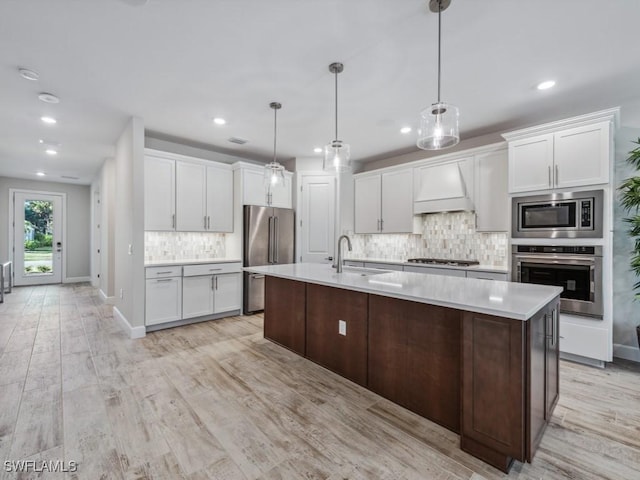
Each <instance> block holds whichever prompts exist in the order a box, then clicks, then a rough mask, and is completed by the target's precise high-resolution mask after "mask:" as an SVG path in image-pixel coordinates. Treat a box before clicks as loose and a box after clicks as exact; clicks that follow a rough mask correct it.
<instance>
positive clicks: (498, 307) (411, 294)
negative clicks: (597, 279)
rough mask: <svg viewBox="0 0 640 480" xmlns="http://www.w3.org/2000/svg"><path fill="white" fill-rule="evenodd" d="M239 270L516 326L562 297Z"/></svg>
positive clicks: (354, 271)
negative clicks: (483, 316)
mask: <svg viewBox="0 0 640 480" xmlns="http://www.w3.org/2000/svg"><path fill="white" fill-rule="evenodd" d="M244 270H245V271H247V272H251V273H259V274H264V275H267V276H273V277H280V278H286V279H289V280H299V281H302V282H308V283H315V284H318V285H325V286H329V287H336V288H343V289H346V290H354V291H358V292H365V293H371V294H374V295H382V296H386V297H393V298H399V299H402V300H409V301H413V302H419V303H427V304H430V305H439V306H442V307H449V308H456V309H459V310H467V311H470V312H476V313H484V314H487V315H496V316H499V317H505V318H512V319H515V320H528V319H530V318H531V317H532V316H533V315H534V314H535V313H536V312H538V311H539V310H540V309H541V308H542V307H544V306H545V305H546V304H547V303H549V302H550V301H551V300H553V299H554V298H555V297H557V296H558V295H560V293H561V292H562V288H560V287H552V286H546V285H533V284H529V283H514V282H502V281H498V280H483V279H476V278H461V277H449V276H442V275H429V274H424V273H412V272H388V273H377V272H375V273H372V270H367V269H358V268H357V267H345V268H344V271H343V272H342V273H336V271H335V270H334V269H333V268H331V266H330V265H327V264H319V263H292V264H285V265H269V266H262V267H245V268H244Z"/></svg>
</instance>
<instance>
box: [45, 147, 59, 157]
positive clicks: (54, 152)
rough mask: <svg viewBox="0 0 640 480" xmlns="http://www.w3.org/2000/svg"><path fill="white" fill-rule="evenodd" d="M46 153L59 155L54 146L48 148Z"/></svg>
mask: <svg viewBox="0 0 640 480" xmlns="http://www.w3.org/2000/svg"><path fill="white" fill-rule="evenodd" d="M45 153H46V154H47V155H57V154H58V152H57V151H56V150H54V149H53V148H47V149H46V150H45Z"/></svg>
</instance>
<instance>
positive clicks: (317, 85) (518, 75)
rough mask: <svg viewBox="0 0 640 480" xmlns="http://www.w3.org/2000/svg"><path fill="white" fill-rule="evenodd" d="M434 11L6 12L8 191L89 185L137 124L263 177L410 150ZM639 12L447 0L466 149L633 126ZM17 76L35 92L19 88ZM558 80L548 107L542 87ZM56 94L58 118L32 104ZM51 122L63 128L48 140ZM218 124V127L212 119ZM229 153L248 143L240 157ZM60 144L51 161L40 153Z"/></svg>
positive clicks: (453, 94)
mask: <svg viewBox="0 0 640 480" xmlns="http://www.w3.org/2000/svg"><path fill="white" fill-rule="evenodd" d="M426 5H427V2H426V1H425V0H402V1H399V0H268V1H267V0H215V1H214V0H148V1H147V2H146V4H145V2H144V0H84V1H79V0H56V1H51V0H2V1H1V2H0V175H4V176H14V177H21V178H36V177H35V175H34V173H35V171H36V170H38V169H41V170H44V171H46V172H47V175H48V176H47V177H45V179H47V180H54V181H65V179H61V178H60V177H61V176H62V175H66V176H73V177H78V178H79V180H77V183H89V182H90V181H91V179H92V178H93V176H94V175H95V173H96V172H97V170H98V168H99V165H100V164H101V162H102V161H103V160H104V158H107V157H109V156H111V155H113V152H114V144H115V141H116V139H117V138H118V136H119V135H120V133H121V131H122V130H123V128H124V126H125V124H126V122H127V119H128V118H129V117H130V116H139V117H141V118H143V119H144V124H145V128H146V129H147V131H148V132H154V135H155V136H165V137H172V138H181V139H184V140H185V142H192V143H193V144H194V145H197V144H200V145H202V144H206V145H209V146H210V147H211V148H214V149H220V150H222V151H224V152H227V153H229V152H231V153H235V154H238V155H243V156H245V157H249V158H256V159H262V160H265V159H267V158H268V157H269V156H270V155H271V154H272V148H273V112H272V110H271V109H270V108H269V102H271V101H279V102H281V103H282V104H283V108H282V110H280V112H279V114H278V157H279V158H281V159H287V158H293V157H310V156H313V155H314V154H313V151H312V149H313V148H314V147H317V146H322V145H324V144H325V143H327V142H329V141H330V140H332V139H333V136H334V135H333V128H334V127H333V101H334V98H333V96H334V90H333V88H334V83H333V82H334V81H333V76H332V74H331V73H329V71H328V65H329V64H330V63H331V62H334V61H340V62H343V63H344V64H345V70H344V72H343V73H342V74H340V76H339V79H338V80H339V103H340V110H339V116H340V135H339V136H340V137H341V139H342V140H344V141H345V142H347V143H349V144H351V151H352V157H353V158H354V159H355V160H370V159H378V158H382V157H384V155H391V154H398V153H406V152H410V151H413V150H415V149H416V147H415V146H414V145H415V138H414V135H413V134H410V135H401V134H400V133H399V129H400V127H402V126H405V125H410V126H412V127H414V129H415V127H416V126H417V124H416V122H417V117H418V112H419V111H420V110H421V108H423V107H425V106H427V105H429V104H430V103H432V102H434V101H435V100H436V51H437V49H436V45H437V43H436V39H437V15H436V14H433V13H431V12H429V11H428V9H427V6H426ZM639 19H640V2H639V1H635V0H607V1H603V0H561V1H559V0H518V1H513V0H484V1H479V0H453V1H452V3H451V6H450V7H449V9H448V10H446V11H445V12H444V13H443V15H442V24H443V30H442V38H443V79H442V80H443V86H442V99H443V100H444V101H448V102H450V103H453V104H455V105H457V106H458V107H459V108H460V128H461V136H462V138H463V139H465V138H470V137H474V136H477V135H481V134H485V133H489V132H499V131H504V130H508V129H513V128H517V127H521V126H526V125H531V124H534V123H539V122H544V121H548V120H555V119H558V118H563V117H567V116H571V115H577V114H582V113H587V112H590V111H594V110H597V109H601V108H607V107H612V106H617V105H622V106H623V111H622V113H623V122H625V121H626V122H639V123H638V125H640V117H639V116H634V115H637V112H638V111H640V93H639V92H640V90H639V86H640V42H639V41H638V27H637V25H638V20H639ZM18 67H27V68H30V69H32V70H35V71H37V72H38V73H39V74H40V80H39V81H38V82H30V81H27V80H24V79H23V78H21V77H20V76H19V75H18V71H17V70H18ZM549 78H553V79H555V80H557V86H556V87H555V88H553V89H551V90H549V91H544V92H542V91H538V90H536V89H535V88H534V87H535V85H536V84H537V83H538V82H539V81H541V80H545V79H549ZM39 92H50V93H53V94H55V95H58V96H59V97H60V98H61V103H60V104H57V105H49V104H46V103H43V102H41V101H39V100H38V99H37V94H38V93H39ZM43 114H51V115H53V116H55V117H56V118H57V119H58V123H57V125H55V126H46V125H44V124H42V122H40V120H39V117H40V116H41V115H43ZM214 116H222V117H225V118H226V119H227V121H228V124H227V125H225V126H224V127H216V126H214V125H213V124H212V122H211V119H212V118H213V117H214ZM231 136H236V137H242V138H245V139H247V140H249V143H247V144H246V145H244V146H236V145H234V144H231V143H229V142H228V141H227V139H228V138H229V137H231ZM40 138H46V139H51V140H54V141H56V142H59V143H61V146H60V148H59V150H60V154H59V155H58V156H57V157H55V158H52V157H49V156H47V155H45V154H44V152H43V148H42V146H41V145H39V144H38V139H40Z"/></svg>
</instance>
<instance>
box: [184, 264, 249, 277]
mask: <svg viewBox="0 0 640 480" xmlns="http://www.w3.org/2000/svg"><path fill="white" fill-rule="evenodd" d="M241 270H242V265H241V264H240V262H231V263H205V264H202V265H185V266H184V272H183V276H185V277H194V276H197V275H218V274H219V273H236V272H240V271H241Z"/></svg>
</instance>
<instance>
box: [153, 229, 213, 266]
mask: <svg viewBox="0 0 640 480" xmlns="http://www.w3.org/2000/svg"><path fill="white" fill-rule="evenodd" d="M224 257H225V235H224V233H204V232H144V261H145V262H152V261H153V262H155V261H173V260H199V259H211V258H224Z"/></svg>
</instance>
